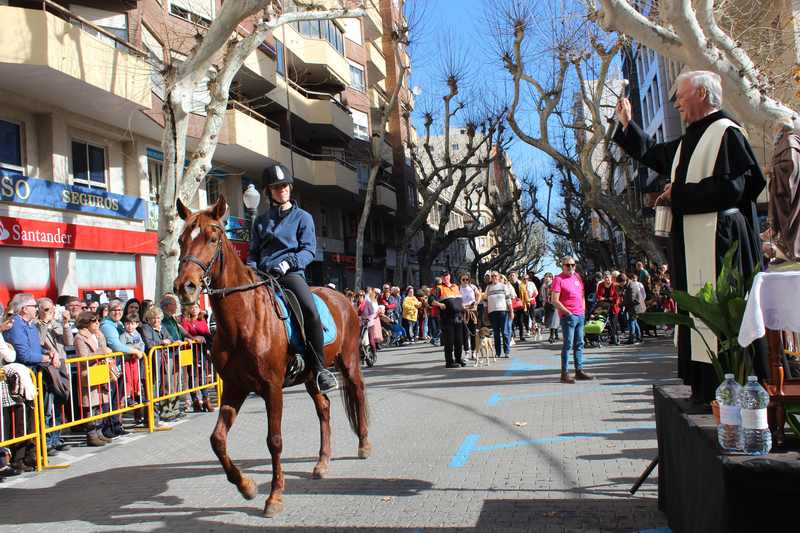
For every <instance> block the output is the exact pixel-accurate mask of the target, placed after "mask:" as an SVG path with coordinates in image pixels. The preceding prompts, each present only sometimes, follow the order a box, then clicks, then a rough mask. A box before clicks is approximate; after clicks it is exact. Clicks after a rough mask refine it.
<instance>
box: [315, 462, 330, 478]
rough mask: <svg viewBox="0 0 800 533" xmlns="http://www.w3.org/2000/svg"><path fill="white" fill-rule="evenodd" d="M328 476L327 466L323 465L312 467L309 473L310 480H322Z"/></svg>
mask: <svg viewBox="0 0 800 533" xmlns="http://www.w3.org/2000/svg"><path fill="white" fill-rule="evenodd" d="M327 476H328V465H327V464H324V463H318V464H317V466H315V467H314V471H313V472H311V478H312V479H322V478H325V477H327Z"/></svg>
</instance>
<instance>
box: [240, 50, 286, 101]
mask: <svg viewBox="0 0 800 533" xmlns="http://www.w3.org/2000/svg"><path fill="white" fill-rule="evenodd" d="M262 46H266V45H265V44H263V43H262ZM267 49H269V48H267ZM242 66H243V68H244V69H245V70H246V71H248V74H252V76H239V77H237V79H238V81H240V83H241V84H242V86H243V87H242V88H243V90H244V91H245V92H248V93H250V94H254V93H251V92H250V89H249V88H248V87H247V80H252V83H254V84H260V86H258V85H257V86H256V87H253V90H258V89H261V91H260V92H262V93H264V92H268V91H270V90H272V89H274V88H275V87H276V86H277V82H276V81H275V78H276V70H275V68H276V64H275V60H274V59H273V58H272V57H270V56H269V55H267V54H266V53H265V52H264V51H263V50H262V49H261V48H260V47H259V48H256V49H255V50H254V51H253V53H252V54H250V55H249V56H247V57H246V58H245V60H244V65H242ZM239 78H240V79H239ZM264 85H266V87H263V86H264Z"/></svg>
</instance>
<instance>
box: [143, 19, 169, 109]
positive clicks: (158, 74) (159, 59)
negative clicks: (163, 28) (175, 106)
mask: <svg viewBox="0 0 800 533" xmlns="http://www.w3.org/2000/svg"><path fill="white" fill-rule="evenodd" d="M142 44H143V45H144V48H145V50H147V56H148V58H149V59H150V64H151V66H150V82H151V85H152V87H153V92H154V93H155V94H156V96H158V97H159V98H161V99H162V100H163V99H164V95H165V93H166V91H165V88H164V74H163V73H162V68H163V64H164V47H163V46H162V45H161V43H160V42H158V39H156V37H155V36H154V35H153V34H152V33H151V32H150V30H148V29H147V27H145V26H142Z"/></svg>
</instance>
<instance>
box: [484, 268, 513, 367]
mask: <svg viewBox="0 0 800 533" xmlns="http://www.w3.org/2000/svg"><path fill="white" fill-rule="evenodd" d="M514 295H515V293H514V288H513V287H511V285H507V284H506V283H503V280H502V279H501V278H500V273H499V272H492V273H491V276H490V281H489V285H488V286H487V287H486V292H485V293H484V300H486V306H487V309H488V311H489V321H490V322H491V323H492V333H493V334H494V352H495V355H496V356H497V357H501V351H502V354H503V355H502V357H509V356H510V354H511V345H510V344H509V341H510V339H509V336H508V331H507V329H506V322H507V321H508V320H509V319H510V320H513V317H514V311H513V310H512V309H511V300H512V298H514Z"/></svg>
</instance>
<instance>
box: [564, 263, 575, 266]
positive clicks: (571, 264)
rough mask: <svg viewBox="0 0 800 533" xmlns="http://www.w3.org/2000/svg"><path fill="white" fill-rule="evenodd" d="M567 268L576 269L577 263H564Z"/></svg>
mask: <svg viewBox="0 0 800 533" xmlns="http://www.w3.org/2000/svg"><path fill="white" fill-rule="evenodd" d="M564 266H565V267H574V266H575V263H564Z"/></svg>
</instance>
